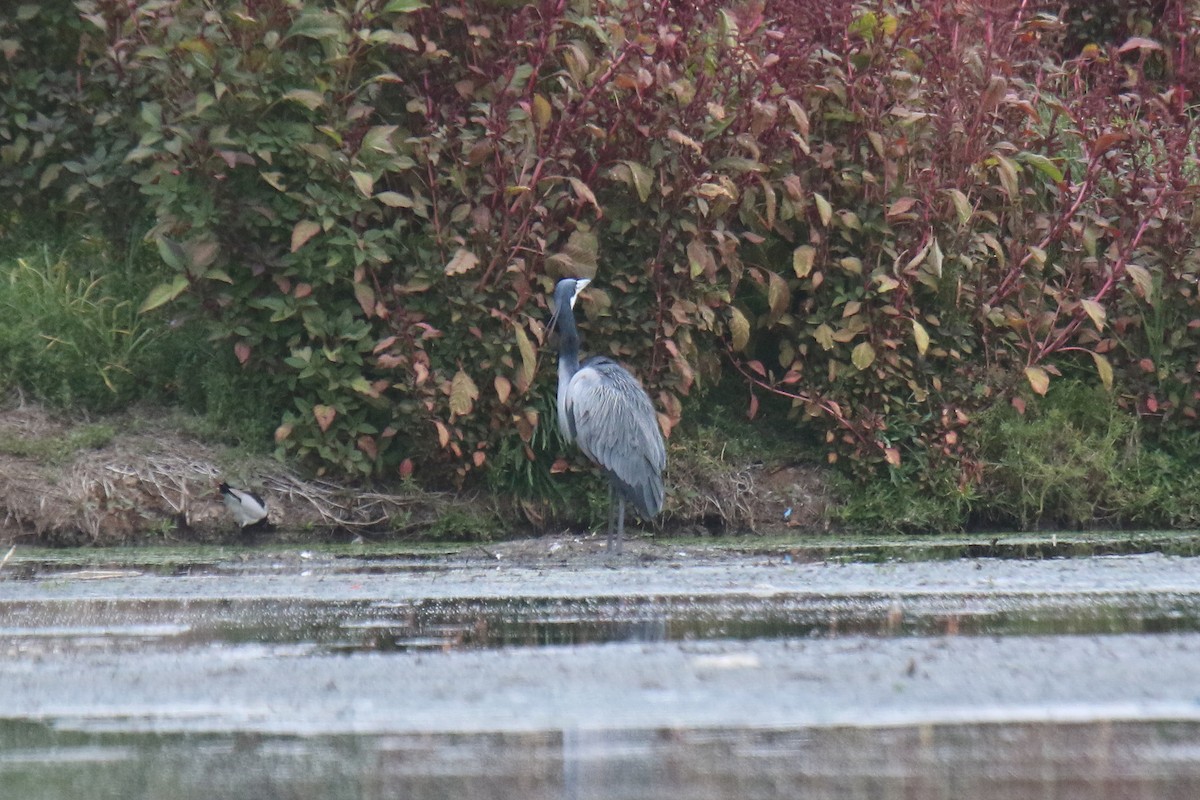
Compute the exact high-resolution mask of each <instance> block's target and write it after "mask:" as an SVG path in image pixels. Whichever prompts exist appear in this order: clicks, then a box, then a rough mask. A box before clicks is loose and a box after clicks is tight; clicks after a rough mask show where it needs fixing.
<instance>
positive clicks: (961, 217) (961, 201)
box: [950, 189, 974, 225]
mask: <svg viewBox="0 0 1200 800" xmlns="http://www.w3.org/2000/svg"><path fill="white" fill-rule="evenodd" d="M950 199H951V200H952V201H953V202H954V213H955V214H956V215H957V216H958V224H959V225H966V224H967V222H969V221H970V219H971V214H972V213H973V212H974V209H972V208H971V202H970V201H969V200H967V196H966V195H965V194H963V193H962V192H960V191H959V190H958V189H951V190H950Z"/></svg>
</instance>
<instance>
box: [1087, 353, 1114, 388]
mask: <svg viewBox="0 0 1200 800" xmlns="http://www.w3.org/2000/svg"><path fill="white" fill-rule="evenodd" d="M1092 361H1094V362H1095V363H1096V372H1098V373H1099V374H1100V382H1101V383H1103V384H1104V388H1105V389H1107V390H1109V391H1110V392H1111V391H1112V388H1113V368H1112V364H1110V363H1108V359H1107V358H1105V357H1104V356H1102V355H1100V354H1099V353H1092Z"/></svg>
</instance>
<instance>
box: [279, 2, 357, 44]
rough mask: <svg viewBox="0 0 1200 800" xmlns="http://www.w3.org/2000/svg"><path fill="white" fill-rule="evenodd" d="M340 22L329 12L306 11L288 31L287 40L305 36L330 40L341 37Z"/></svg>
mask: <svg viewBox="0 0 1200 800" xmlns="http://www.w3.org/2000/svg"><path fill="white" fill-rule="evenodd" d="M342 31H343V28H342V20H341V18H339V17H338V15H337V14H334V13H332V12H329V11H316V10H311V9H310V10H306V11H305V12H304V13H303V14H301V15H300V16H299V17H298V18H297V19H296V21H295V22H294V23H292V27H291V28H290V29H289V30H288V32H287V35H288V38H291V37H292V36H305V37H307V38H309V39H317V40H318V41H319V40H321V39H332V38H335V37H337V36H339V35H341V33H342Z"/></svg>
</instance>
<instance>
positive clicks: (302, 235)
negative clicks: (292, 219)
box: [292, 219, 321, 253]
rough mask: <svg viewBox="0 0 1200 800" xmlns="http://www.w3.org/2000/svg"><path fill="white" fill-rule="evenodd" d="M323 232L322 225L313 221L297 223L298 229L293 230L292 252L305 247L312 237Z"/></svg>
mask: <svg viewBox="0 0 1200 800" xmlns="http://www.w3.org/2000/svg"><path fill="white" fill-rule="evenodd" d="M320 231H321V224H320V223H319V222H313V221H312V220H307V219H306V220H301V221H300V222H297V223H296V227H294V228H292V252H293V253H294V252H296V251H297V250H299V249H300V248H301V247H304V244H305V242H307V241H308V240H309V239H311V238H312V237H314V236H316V235H317V234H318V233H319V232H320Z"/></svg>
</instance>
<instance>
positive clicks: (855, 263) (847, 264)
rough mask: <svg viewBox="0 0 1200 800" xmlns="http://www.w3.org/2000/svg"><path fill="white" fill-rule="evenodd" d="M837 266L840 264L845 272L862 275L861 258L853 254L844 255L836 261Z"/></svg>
mask: <svg viewBox="0 0 1200 800" xmlns="http://www.w3.org/2000/svg"><path fill="white" fill-rule="evenodd" d="M838 266H840V267H841V268H842V269H844V270H846V272H850V273H853V274H855V275H862V259H861V258H856V257H854V256H846V257H845V258H843V259H841V260H839V261H838Z"/></svg>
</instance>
